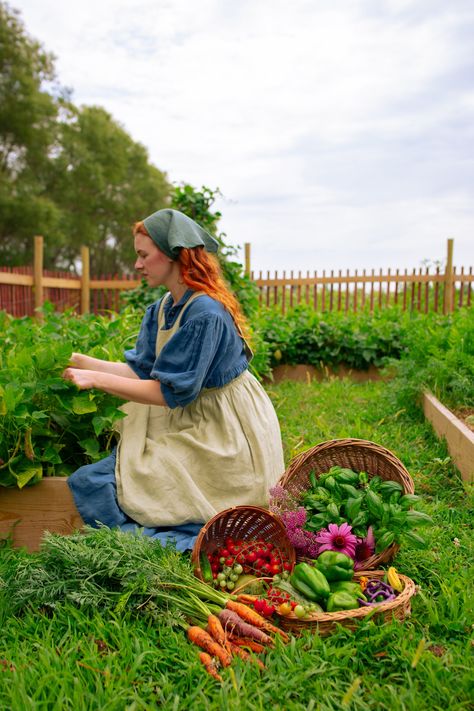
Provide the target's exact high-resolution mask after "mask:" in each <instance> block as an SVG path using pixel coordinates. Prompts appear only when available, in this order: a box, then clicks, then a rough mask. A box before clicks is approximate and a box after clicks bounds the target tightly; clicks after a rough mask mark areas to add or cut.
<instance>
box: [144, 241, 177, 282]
mask: <svg viewBox="0 0 474 711" xmlns="http://www.w3.org/2000/svg"><path fill="white" fill-rule="evenodd" d="M134 243H135V252H136V253H137V260H136V262H135V269H136V270H137V271H138V272H140V275H141V276H142V277H144V278H145V279H146V280H147V282H148V286H161V285H165V286H168V287H169V286H170V283H171V282H172V280H173V279H174V278H175V275H176V271H177V264H176V262H174V261H173V260H172V259H170V258H169V257H167V256H166V254H164V253H163V252H162V251H161V250H159V249H158V247H157V246H156V244H155V243H154V242H153V240H152V239H151V238H150V237H148V236H147V235H144V234H142V233H141V232H137V234H136V235H135V240H134Z"/></svg>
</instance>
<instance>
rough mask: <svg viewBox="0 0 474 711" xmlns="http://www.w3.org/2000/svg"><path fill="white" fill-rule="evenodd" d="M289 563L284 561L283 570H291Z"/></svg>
mask: <svg viewBox="0 0 474 711" xmlns="http://www.w3.org/2000/svg"><path fill="white" fill-rule="evenodd" d="M292 567H293V566H292V565H291V563H288V562H285V563H283V570H291V569H292Z"/></svg>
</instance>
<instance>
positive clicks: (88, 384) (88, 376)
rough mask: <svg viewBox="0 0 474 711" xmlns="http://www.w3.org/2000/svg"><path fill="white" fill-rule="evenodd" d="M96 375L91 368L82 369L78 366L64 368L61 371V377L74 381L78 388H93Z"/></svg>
mask: <svg viewBox="0 0 474 711" xmlns="http://www.w3.org/2000/svg"><path fill="white" fill-rule="evenodd" d="M96 375H97V373H95V372H94V371H93V370H82V369H80V368H66V370H65V371H64V372H63V378H64V379H65V380H70V381H71V383H74V385H76V386H77V387H78V388H79V389H80V390H87V389H89V388H95V387H96V384H95V378H96Z"/></svg>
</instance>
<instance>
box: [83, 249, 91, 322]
mask: <svg viewBox="0 0 474 711" xmlns="http://www.w3.org/2000/svg"><path fill="white" fill-rule="evenodd" d="M81 260H82V277H81V314H88V313H89V311H90V309H91V292H90V288H91V286H90V283H91V275H90V255H89V247H81Z"/></svg>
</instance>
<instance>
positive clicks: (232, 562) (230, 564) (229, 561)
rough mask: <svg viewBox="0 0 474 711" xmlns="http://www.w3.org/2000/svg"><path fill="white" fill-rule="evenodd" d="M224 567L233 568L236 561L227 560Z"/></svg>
mask: <svg viewBox="0 0 474 711" xmlns="http://www.w3.org/2000/svg"><path fill="white" fill-rule="evenodd" d="M224 565H227V566H229V568H232V566H233V565H234V559H233V558H226V560H225V563H224Z"/></svg>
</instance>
